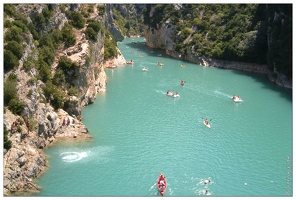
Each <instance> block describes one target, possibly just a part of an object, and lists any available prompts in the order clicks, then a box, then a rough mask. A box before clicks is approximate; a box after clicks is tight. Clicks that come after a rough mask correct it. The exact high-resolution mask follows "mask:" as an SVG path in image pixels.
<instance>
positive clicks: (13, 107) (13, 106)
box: [8, 98, 25, 115]
mask: <svg viewBox="0 0 296 200" xmlns="http://www.w3.org/2000/svg"><path fill="white" fill-rule="evenodd" d="M24 107H25V104H24V103H23V102H21V101H20V100H19V99H16V98H14V99H11V100H10V101H9V103H8V108H9V110H10V111H11V112H12V113H13V114H16V115H20V114H21V113H22V111H23V109H24Z"/></svg>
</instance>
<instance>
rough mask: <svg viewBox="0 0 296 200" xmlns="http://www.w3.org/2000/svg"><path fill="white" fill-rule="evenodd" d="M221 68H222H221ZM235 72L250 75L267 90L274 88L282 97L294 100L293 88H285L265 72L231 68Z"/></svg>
mask: <svg viewBox="0 0 296 200" xmlns="http://www.w3.org/2000/svg"><path fill="white" fill-rule="evenodd" d="M219 69H220V68H219ZM231 71H232V72H233V73H234V74H237V75H242V76H249V77H251V78H253V79H254V81H256V82H259V83H262V88H263V89H267V90H272V91H275V92H277V93H278V94H279V95H280V96H281V97H283V98H285V99H287V100H289V101H291V102H292V94H293V93H292V90H291V89H288V88H284V87H281V86H278V85H277V84H275V83H273V82H271V81H270V80H269V79H268V77H267V75H264V74H257V73H253V72H246V71H239V70H231Z"/></svg>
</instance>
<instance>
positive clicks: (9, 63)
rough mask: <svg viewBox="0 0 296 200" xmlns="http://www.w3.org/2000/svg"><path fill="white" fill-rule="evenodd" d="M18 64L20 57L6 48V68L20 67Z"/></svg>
mask: <svg viewBox="0 0 296 200" xmlns="http://www.w3.org/2000/svg"><path fill="white" fill-rule="evenodd" d="M18 65H19V60H18V58H17V57H16V56H15V55H14V54H13V53H12V52H11V51H10V50H4V69H5V70H11V69H14V68H16V67H18Z"/></svg>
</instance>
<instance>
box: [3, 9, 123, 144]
mask: <svg viewBox="0 0 296 200" xmlns="http://www.w3.org/2000/svg"><path fill="white" fill-rule="evenodd" d="M95 6H96V5H95V4H81V5H77V4H26V5H22V4H4V75H6V74H7V75H8V74H9V76H6V77H5V79H4V106H5V109H9V110H10V111H11V112H12V113H14V114H16V115H21V112H22V110H23V108H24V107H25V104H24V102H22V101H21V100H20V99H19V97H18V91H17V82H18V78H19V77H17V75H16V74H15V70H16V69H19V68H21V69H23V70H24V72H26V73H36V76H35V78H33V79H31V80H30V81H29V82H28V84H29V85H30V84H36V83H37V82H38V81H42V82H43V83H44V86H43V87H41V88H42V91H39V92H40V94H41V97H42V98H43V100H42V101H43V102H44V103H46V102H48V103H50V104H51V105H52V107H53V108H55V109H59V108H62V109H65V110H66V109H67V108H68V107H69V105H70V104H69V102H68V101H69V98H70V97H71V96H76V95H78V94H79V92H80V88H79V86H78V85H77V84H75V81H76V80H77V79H78V78H79V68H81V67H82V66H81V64H79V63H77V62H75V61H71V60H70V59H68V58H67V56H60V55H59V54H60V52H61V51H64V50H65V49H67V48H71V47H72V46H73V45H75V44H76V43H77V33H78V32H82V33H83V34H84V35H85V38H86V39H87V40H92V41H94V42H95V41H96V40H97V35H98V33H100V32H101V33H103V34H104V35H106V36H107V37H105V38H106V41H105V42H104V43H105V54H104V58H105V59H109V58H112V57H116V56H117V55H118V52H117V50H116V47H117V44H116V42H115V41H114V40H112V35H111V34H110V33H109V32H108V30H106V29H105V28H104V26H103V23H104V22H103V20H101V21H100V20H97V19H94V18H91V14H93V13H94V12H95V10H96V11H97V15H98V16H100V17H101V18H102V16H104V15H105V6H104V5H103V4H99V5H97V7H95ZM55 12H59V16H64V17H61V18H59V19H58V20H57V19H55V14H57V13H55ZM64 19H67V20H65V21H63V20H64ZM102 19H103V18H102ZM57 55H59V56H57ZM57 59H58V60H57ZM90 59H91V58H90V57H87V61H90ZM31 94H32V91H31V90H30V91H29V93H28V96H30V95H31ZM9 142H10V141H9V139H8V138H4V143H5V145H4V146H5V147H9V146H10V145H9Z"/></svg>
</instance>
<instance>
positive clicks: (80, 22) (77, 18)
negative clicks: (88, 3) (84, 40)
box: [69, 12, 85, 29]
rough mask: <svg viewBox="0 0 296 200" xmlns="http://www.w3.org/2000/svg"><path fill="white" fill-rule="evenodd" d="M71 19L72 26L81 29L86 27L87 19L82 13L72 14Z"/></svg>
mask: <svg viewBox="0 0 296 200" xmlns="http://www.w3.org/2000/svg"><path fill="white" fill-rule="evenodd" d="M69 18H70V19H71V20H72V21H71V24H72V25H73V26H74V27H75V28H78V29H80V28H83V27H84V25H85V19H84V18H83V16H82V15H81V13H80V12H71V14H70V15H69Z"/></svg>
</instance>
